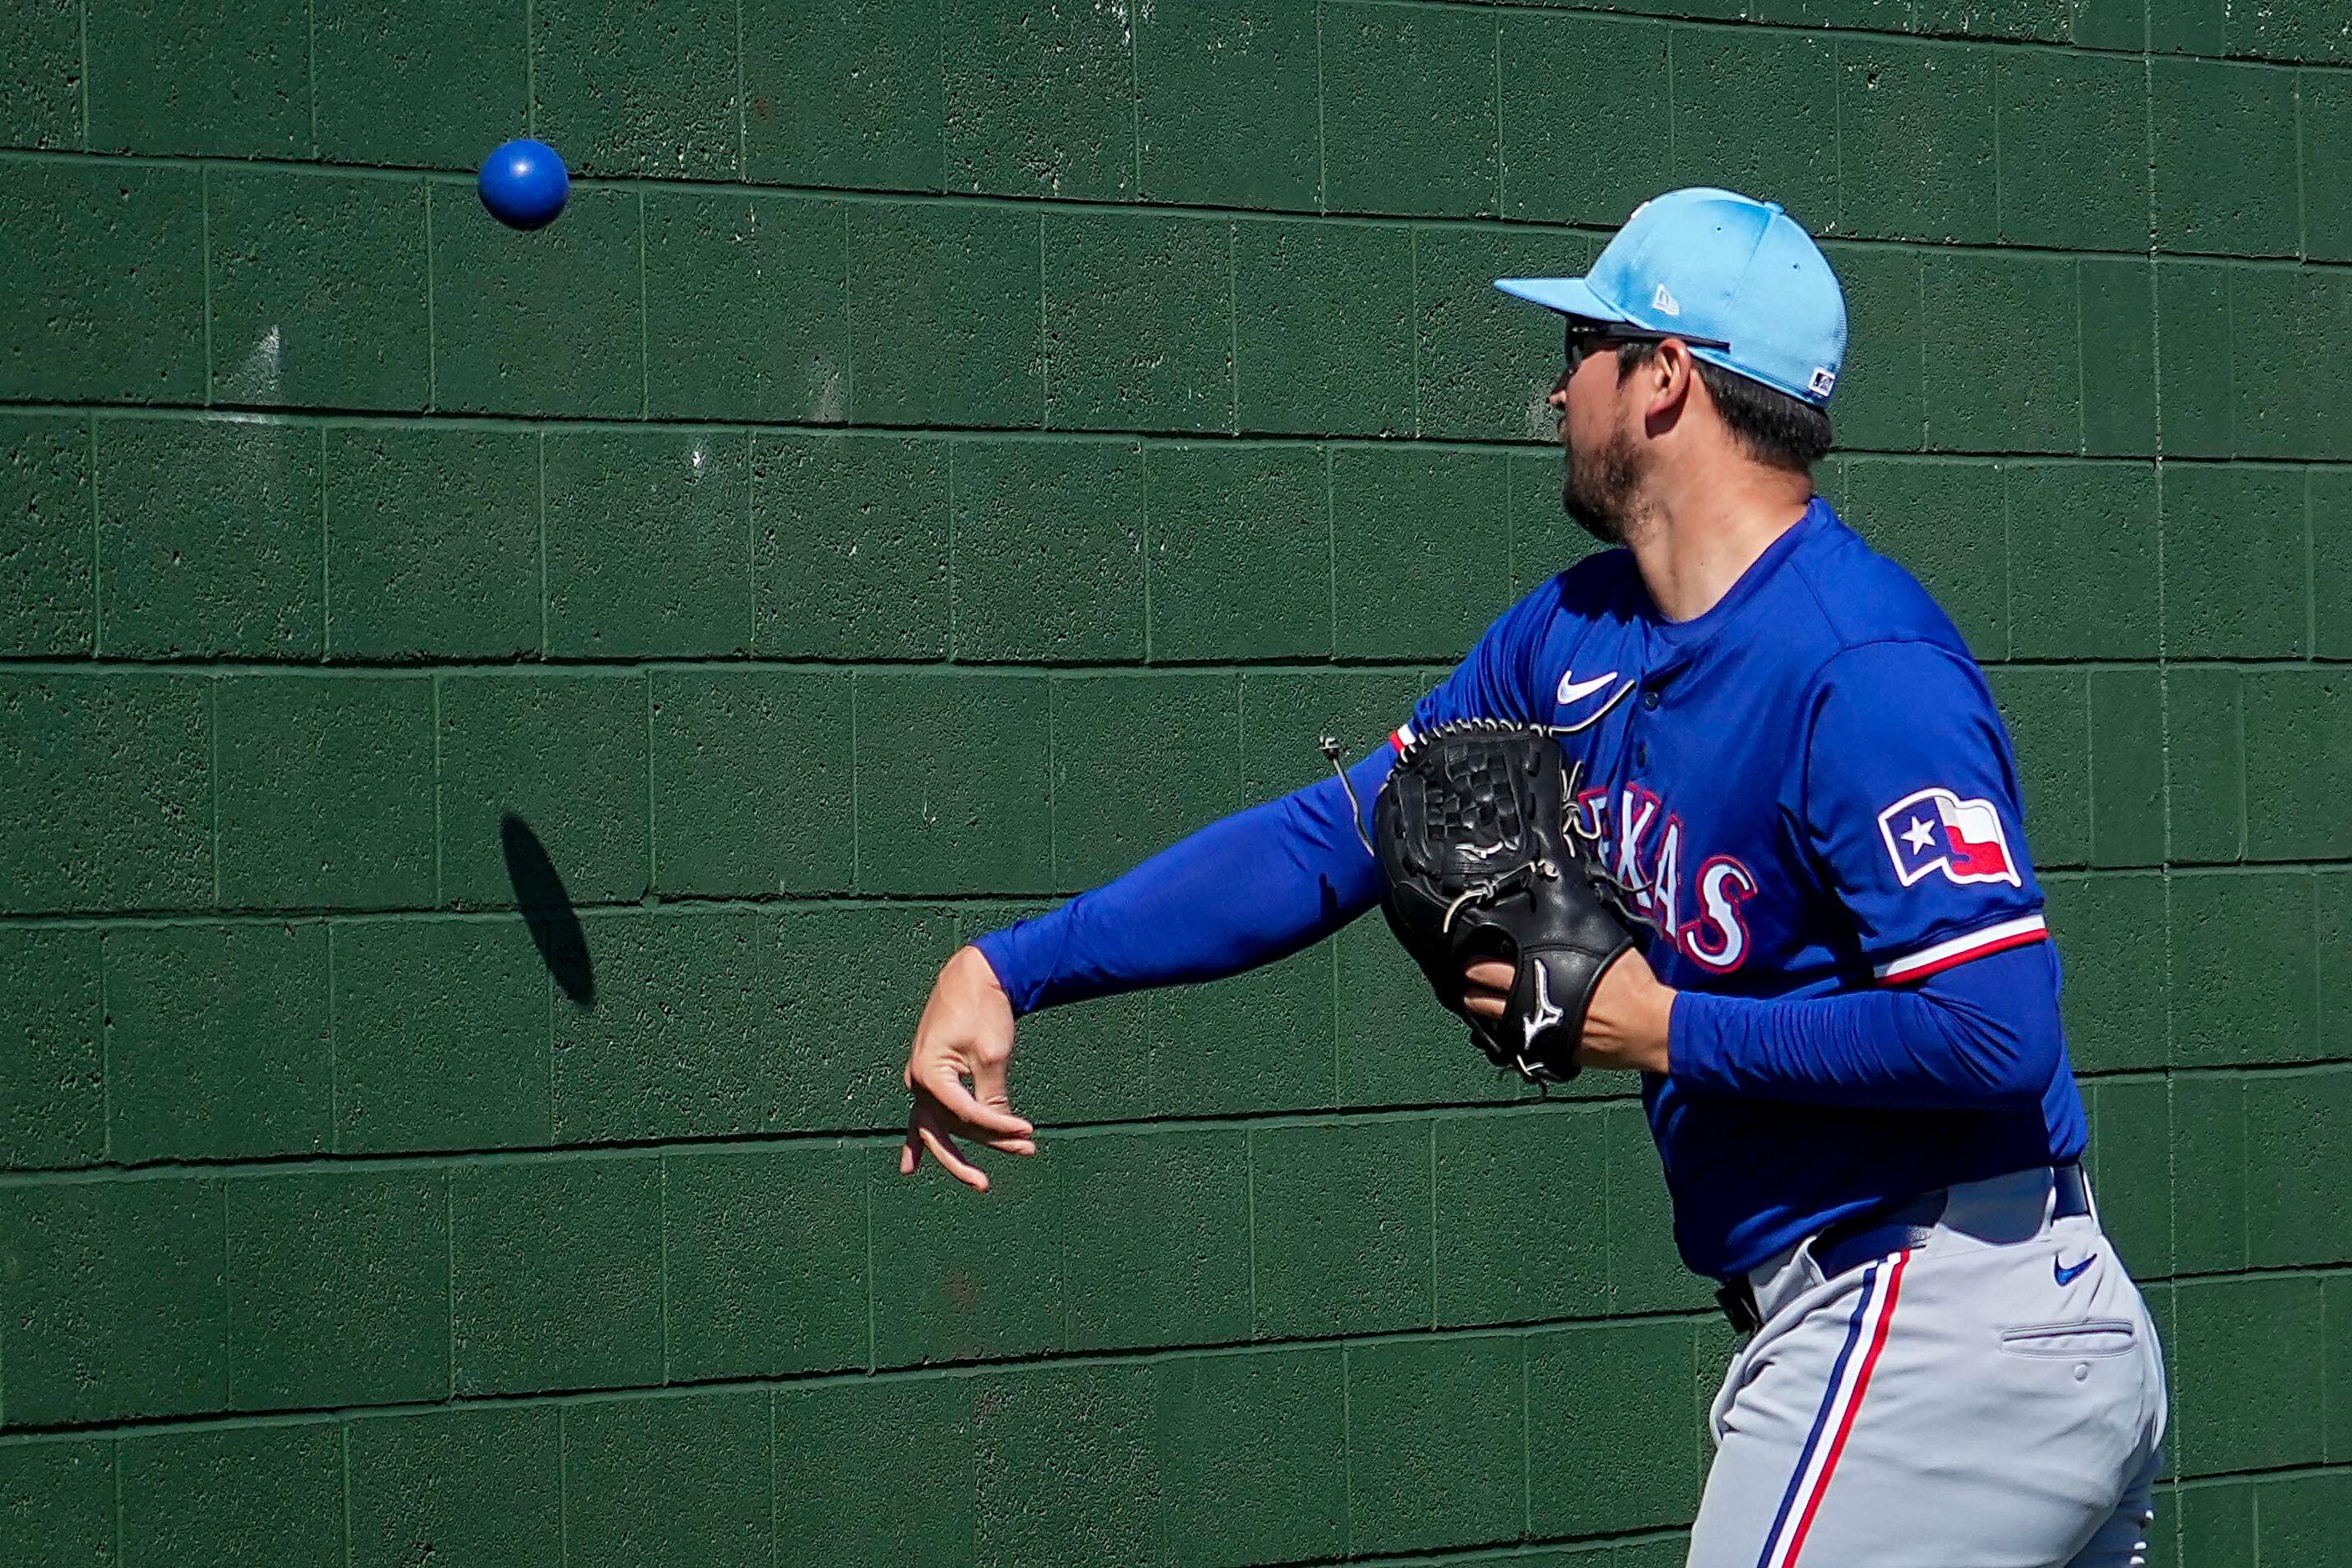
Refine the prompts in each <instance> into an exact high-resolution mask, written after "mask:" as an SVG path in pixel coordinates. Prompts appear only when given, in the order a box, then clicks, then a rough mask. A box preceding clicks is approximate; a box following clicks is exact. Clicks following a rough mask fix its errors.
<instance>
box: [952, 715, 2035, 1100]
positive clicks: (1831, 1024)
mask: <svg viewBox="0 0 2352 1568" xmlns="http://www.w3.org/2000/svg"><path fill="white" fill-rule="evenodd" d="M1392 761H1393V753H1392V752H1391V751H1390V749H1389V748H1388V747H1386V746H1381V747H1380V748H1379V749H1378V750H1376V751H1375V752H1372V753H1371V754H1370V755H1368V756H1366V757H1364V758H1362V759H1360V761H1359V762H1357V763H1356V764H1355V765H1354V766H1353V767H1351V768H1349V770H1348V776H1349V783H1350V784H1353V785H1354V787H1355V791H1356V795H1357V797H1358V798H1359V799H1360V800H1361V801H1362V802H1364V803H1365V805H1367V806H1368V807H1369V805H1370V801H1371V799H1372V797H1373V796H1374V795H1376V794H1377V793H1378V792H1379V790H1380V786H1381V781H1382V780H1384V779H1386V778H1387V776H1388V772H1389V768H1390V766H1391V763H1392ZM1351 816H1352V813H1351V811H1350V809H1349V803H1348V798H1347V795H1346V792H1345V791H1343V790H1342V789H1341V788H1340V786H1339V780H1337V779H1336V778H1333V779H1324V780H1321V781H1319V782H1318V783H1317V784H1310V785H1308V786H1307V788H1305V789H1302V790H1298V791H1297V792H1295V793H1293V794H1291V795H1285V796H1282V797H1281V798H1280V799H1277V800H1271V801H1268V802H1266V803H1265V804H1264V805H1256V806H1252V807H1251V808H1249V809H1248V810H1246V811H1243V812H1239V813H1237V814H1235V815H1234V816H1228V817H1225V818H1223V820H1221V821H1218V822H1214V823H1212V824H1210V825H1209V826H1206V827H1204V828H1202V829H1201V830H1200V831H1199V832H1197V833H1194V834H1192V836H1190V837H1186V838H1184V839H1182V840H1181V841H1179V842H1178V843H1176V844H1174V845H1171V847H1168V848H1167V849H1164V850H1162V851H1160V853H1159V854H1157V855H1155V856H1153V857H1152V858H1150V859H1148V860H1146V861H1144V862H1143V863H1142V864H1141V865H1139V866H1138V867H1136V868H1134V869H1133V870H1131V871H1129V872H1128V873H1127V874H1126V875H1125V876H1122V877H1120V878H1118V879H1116V880H1114V881H1111V882H1109V883H1107V884H1105V885H1104V886H1102V887H1100V888H1097V889H1094V890H1092V891H1091V892H1087V893H1082V894H1080V895H1079V896H1077V897H1076V898H1075V899H1072V900H1069V901H1068V902H1067V903H1065V904H1062V905H1060V906H1058V907H1057V908H1055V909H1053V910H1049V911H1047V912H1046V913H1045V914H1042V915H1039V916H1037V917H1035V918H1034V919H1033V920H1028V921H1022V922H1021V923H1020V924H1018V925H1015V926H1012V927H1009V928H1007V929H1005V930H1003V931H992V932H990V933H989V934H987V935H986V936H983V937H982V938H980V939H979V942H978V943H977V945H978V946H979V948H980V950H981V952H982V955H983V956H985V957H986V958H987V960H988V962H989V965H990V967H991V968H992V969H993V970H994V971H995V972H996V975H997V979H998V981H999V982H1000V983H1001V984H1003V986H1004V989H1005V992H1006V994H1007V995H1008V996H1009V997H1010V998H1011V999H1012V1003H1013V1011H1014V1012H1015V1013H1016V1014H1026V1013H1031V1012H1034V1011H1036V1010H1037V1009H1039V1008H1041V1007H1050V1006H1056V1005H1062V1004H1066V1003H1070V1002H1080V1001H1085V1000H1087V999H1089V998H1092V997H1097V996H1107V995H1111V994H1116V993H1119V992H1124V991H1135V990H1141V989H1144V988H1146V987H1149V986H1155V985H1172V984H1182V983H1186V982H1193V981H1203V980H1214V979H1219V978H1222V977H1223V976H1225V975H1229V974H1236V973H1241V972H1242V971H1244V970H1246V969H1252V968H1255V967H1256V966H1258V965H1260V964H1263V963H1272V962H1274V961H1275V960H1276V959H1279V958H1283V957H1286V956H1287V955H1289V954H1290V953H1293V952H1297V951H1298V950H1299V949H1300V948H1303V947H1306V946H1307V945H1308V944H1309V943H1312V942H1317V941H1319V940H1321V939H1322V938H1323V937H1326V936H1328V935H1329V934H1330V933H1331V932H1332V931H1337V930H1339V928H1340V927H1341V926H1343V925H1346V924H1347V923H1348V922H1349V921H1352V920H1354V919H1355V918H1356V917H1357V916H1358V915H1360V914H1361V913H1363V912H1364V911H1365V910H1368V909H1370V908H1371V907H1372V905H1373V904H1375V903H1376V902H1378V901H1379V899H1380V879H1379V875H1378V872H1377V870H1376V868H1375V867H1374V864H1373V861H1372V858H1371V856H1370V854H1369V853H1367V852H1366V850H1365V848H1364V847H1363V845H1362V843H1361V842H1360V841H1359V840H1358V838H1357V837H1356V830H1355V825H1354V824H1353V823H1352V822H1351V821H1350V817H1351ZM2054 963H2055V960H2054V958H2053V955H2052V953H2051V950H2050V947H2049V944H2048V943H2047V942H2036V943H2033V944H2032V945H2030V946H2026V947H2021V948H2015V949H2011V950H2010V951H2008V952H1997V953H1991V954H1988V955H1986V956H1985V957H1982V958H1979V959H1974V960H1972V961H1970V962H1969V963H1962V964H1959V965H1957V966H1956V967H1954V968H1951V969H1948V970H1945V971H1943V972H1942V973H1937V974H1934V975H1931V976H1929V977H1928V978H1927V979H1926V980H1924V981H1922V982H1919V983H1917V984H1910V985H1904V986H1896V987H1891V988H1887V989H1883V990H1869V991H1855V992H1842V993H1838V994H1833V995H1828V996H1806V997H1790V998H1781V999H1769V998H1754V997H1739V996H1721V995H1715V994H1708V993H1704V992H1697V991H1684V992H1681V993H1679V994H1677V996H1676V999H1675V1008H1674V1016H1673V1025H1672V1040H1671V1048H1670V1056H1671V1060H1672V1064H1673V1065H1672V1068H1671V1070H1672V1073H1673V1075H1674V1077H1675V1079H1676V1080H1678V1081H1681V1082H1685V1083H1687V1084H1689V1085H1691V1086H1692V1087H1695V1088H1699V1089H1711V1090H1715V1091H1717V1092H1721V1093H1725V1094H1729V1095H1735V1096H1738V1097H1741V1098H1748V1099H1759V1100H1792V1101H1805V1102H1812V1103H1819V1104H1834V1105H1853V1106H1872V1107H1880V1108H1886V1109H1899V1110H1937V1109H1945V1110H1949V1109H1988V1108H1995V1107H2005V1106H2006V1107H2023V1106H2029V1105H2032V1104H2034V1103H2036V1102H2038V1101H2039V1100H2040V1099H2041V1097H2042V1093H2043V1091H2044V1090H2045V1089H2047V1088H2048V1087H2049V1085H2050V1082H2051V1079H2052V1078H2053V1076H2054V1075H2055V1073H2056V1072H2057V1070H2058V1067H2059V1064H2060V1062H2061V1061H2062V1060H2063V1054H2064V1053H2063V1031H2062V1029H2061V1026H2060V1024H2059V1016H2058V987H2057V984H2056V977H2055V975H2054V973H2053V964H2054Z"/></svg>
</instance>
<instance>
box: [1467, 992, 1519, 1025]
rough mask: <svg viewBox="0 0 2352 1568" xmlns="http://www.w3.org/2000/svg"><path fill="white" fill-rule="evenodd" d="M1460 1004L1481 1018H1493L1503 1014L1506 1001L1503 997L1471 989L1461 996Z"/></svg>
mask: <svg viewBox="0 0 2352 1568" xmlns="http://www.w3.org/2000/svg"><path fill="white" fill-rule="evenodd" d="M1462 1005H1463V1008H1464V1010H1465V1011H1467V1012H1471V1013H1475V1014H1476V1015H1477V1016H1479V1017H1481V1018H1487V1019H1493V1018H1499V1017H1501V1016H1503V1013H1504V1010H1505V1008H1506V1007H1507V1005H1508V1003H1507V1001H1506V1000H1505V999H1504V998H1503V997H1500V996H1496V995H1492V994H1488V993H1486V992H1484V991H1473V992H1472V993H1470V994H1469V995H1467V996H1465V997H1464V998H1463V1001H1462Z"/></svg>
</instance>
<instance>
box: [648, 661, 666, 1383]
mask: <svg viewBox="0 0 2352 1568" xmlns="http://www.w3.org/2000/svg"><path fill="white" fill-rule="evenodd" d="M645 697H646V890H647V891H648V892H651V891H654V890H656V889H659V888H660V887H661V818H660V813H659V811H658V810H657V809H656V805H655V801H656V795H655V794H654V678H653V674H652V672H651V671H647V672H646V677H645ZM665 1370H667V1363H665Z"/></svg>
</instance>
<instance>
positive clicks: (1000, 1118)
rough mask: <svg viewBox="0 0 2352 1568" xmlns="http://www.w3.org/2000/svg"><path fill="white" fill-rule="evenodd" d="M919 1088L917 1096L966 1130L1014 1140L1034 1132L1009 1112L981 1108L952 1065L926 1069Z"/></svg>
mask: <svg viewBox="0 0 2352 1568" xmlns="http://www.w3.org/2000/svg"><path fill="white" fill-rule="evenodd" d="M919 1091H920V1092H923V1093H927V1094H929V1096H930V1097H931V1098H932V1099H933V1100H938V1101H939V1103H940V1109H942V1110H945V1111H946V1112H947V1113H948V1114H949V1115H950V1116H951V1117H953V1118H955V1119H956V1120H957V1121H961V1122H963V1123H965V1124H966V1125H967V1126H971V1127H982V1128H985V1129H987V1130H988V1131H991V1132H1004V1133H1010V1134H1011V1135H1012V1136H1013V1137H1015V1138H1026V1137H1028V1136H1029V1134H1030V1133H1032V1132H1034V1131H1036V1129H1035V1128H1034V1127H1032V1126H1030V1125H1029V1123H1027V1122H1026V1121H1023V1120H1022V1119H1021V1118H1019V1117H1018V1116H1015V1115H1013V1112H1012V1111H1010V1110H997V1109H996V1108H995V1107H994V1106H992V1105H982V1103H981V1102H980V1101H979V1100H977V1099H975V1098H974V1097H973V1095H972V1092H971V1090H970V1089H966V1088H965V1087H964V1086H963V1079H961V1077H959V1076H958V1075H957V1072H956V1068H955V1063H953V1062H951V1061H943V1062H935V1063H933V1064H932V1065H931V1066H929V1067H928V1068H924V1069H923V1076H922V1081H921V1083H920V1085H919Z"/></svg>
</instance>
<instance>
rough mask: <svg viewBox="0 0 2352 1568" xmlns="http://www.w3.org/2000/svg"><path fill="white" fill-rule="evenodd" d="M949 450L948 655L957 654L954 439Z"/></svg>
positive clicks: (950, 442)
mask: <svg viewBox="0 0 2352 1568" xmlns="http://www.w3.org/2000/svg"><path fill="white" fill-rule="evenodd" d="M941 445H942V446H943V447H945V448H946V451H947V470H948V573H947V576H948V646H947V657H948V658H949V659H950V661H952V660H953V659H954V658H955V656H956V570H955V569H956V493H955V449H956V444H955V443H954V442H953V441H947V442H942V443H941Z"/></svg>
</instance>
